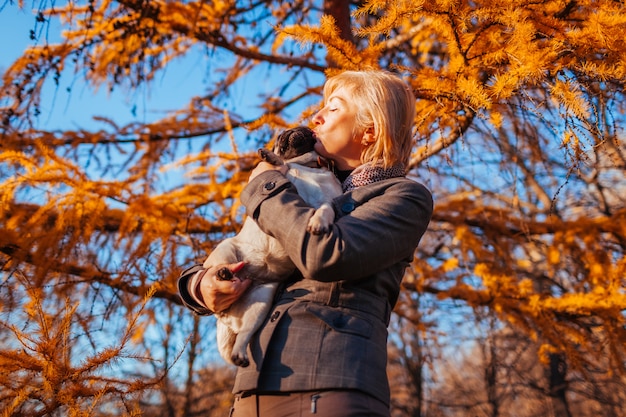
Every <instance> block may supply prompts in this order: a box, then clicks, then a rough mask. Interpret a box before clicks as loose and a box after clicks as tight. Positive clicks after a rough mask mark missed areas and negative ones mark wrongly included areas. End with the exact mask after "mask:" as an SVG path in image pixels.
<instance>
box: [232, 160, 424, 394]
mask: <svg viewBox="0 0 626 417" xmlns="http://www.w3.org/2000/svg"><path fill="white" fill-rule="evenodd" d="M241 201H242V203H243V204H244V205H245V207H246V210H247V214H248V215H249V216H252V217H253V218H254V219H255V220H256V221H257V223H258V224H259V226H260V227H261V229H262V230H263V231H265V232H266V233H269V234H270V235H272V236H274V237H276V238H277V239H278V240H279V241H280V242H281V244H282V245H283V246H284V247H285V248H286V249H287V251H288V253H289V255H290V258H291V259H292V260H293V261H294V263H295V264H296V267H297V269H298V271H299V273H298V274H297V276H298V278H295V277H294V279H292V280H291V281H290V282H289V283H287V284H286V286H285V290H284V291H283V292H281V293H280V294H279V296H278V297H277V300H276V302H275V305H274V307H273V310H272V311H271V312H270V314H269V316H268V318H267V320H266V322H265V324H264V325H263V327H262V328H261V329H260V330H259V332H258V333H257V334H256V336H255V337H254V338H253V340H252V342H251V345H250V358H251V364H250V366H249V367H247V368H240V369H239V370H238V372H237V377H236V380H235V386H234V389H233V392H235V393H238V392H242V391H257V392H287V391H308V390H324V389H358V390H362V391H365V392H367V393H369V394H371V395H373V396H375V397H376V398H379V399H380V400H382V401H384V402H385V403H387V404H388V403H389V396H390V395H389V384H388V381H387V374H386V364H387V325H388V323H389V315H390V313H391V310H392V309H393V306H394V305H395V303H396V301H397V298H398V294H399V291H400V282H401V280H402V276H403V275H404V271H405V269H406V267H407V266H408V265H409V263H410V262H411V261H412V259H413V254H414V252H415V249H416V247H417V245H418V243H419V241H420V238H421V237H422V235H423V234H424V232H425V231H426V227H427V226H428V223H429V221H430V217H431V214H432V209H433V202H432V197H431V194H430V192H429V191H428V190H427V189H426V188H425V187H424V186H423V185H421V184H419V183H417V182H415V181H412V180H409V179H406V178H394V179H388V180H383V181H379V182H376V183H373V184H369V185H365V186H362V187H359V188H357V189H354V190H352V191H349V192H347V193H345V194H343V195H341V196H340V197H338V198H336V199H335V200H334V202H333V207H334V209H335V213H336V218H335V223H334V225H333V226H332V229H331V231H330V233H327V234H324V235H310V234H308V233H307V232H306V225H307V220H308V218H309V217H310V216H311V215H312V213H313V210H314V209H312V208H311V207H308V206H307V205H306V204H305V203H304V202H303V201H302V199H301V198H300V197H299V196H298V194H297V192H296V190H295V188H294V187H293V186H292V185H291V183H290V182H289V181H288V180H287V179H286V178H285V177H284V176H283V175H281V174H280V173H278V172H276V171H267V172H264V173H262V174H261V175H259V176H258V177H257V178H255V179H254V180H253V181H251V182H250V183H249V184H248V185H247V186H246V188H245V189H244V191H243V193H242V195H241Z"/></svg>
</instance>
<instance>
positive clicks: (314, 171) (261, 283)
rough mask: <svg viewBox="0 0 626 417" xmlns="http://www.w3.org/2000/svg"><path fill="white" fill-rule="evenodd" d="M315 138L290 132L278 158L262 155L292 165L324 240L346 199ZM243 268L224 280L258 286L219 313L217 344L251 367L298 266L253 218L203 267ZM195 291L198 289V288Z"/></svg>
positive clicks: (280, 141)
mask: <svg viewBox="0 0 626 417" xmlns="http://www.w3.org/2000/svg"><path fill="white" fill-rule="evenodd" d="M313 145H315V137H314V134H313V132H312V131H311V130H310V129H309V128H306V127H296V128H293V129H289V130H286V131H284V132H283V133H281V134H280V135H278V137H277V138H276V142H275V145H274V149H273V152H272V151H269V150H267V149H260V150H259V154H260V156H261V158H262V159H263V160H265V161H268V162H269V163H271V164H273V165H281V164H286V165H287V167H288V170H287V173H286V177H287V178H288V179H289V181H291V183H292V184H293V185H294V186H295V187H296V189H297V190H298V194H299V195H300V196H301V197H302V199H303V200H304V201H306V202H307V203H308V204H309V205H311V206H312V207H314V208H316V211H315V213H314V214H313V216H312V217H311V218H310V220H309V222H308V224H307V230H308V231H309V232H310V233H313V234H323V233H325V232H327V230H328V228H329V227H330V226H331V225H332V223H333V221H334V218H335V213H334V210H333V208H332V206H331V205H330V202H331V200H332V199H333V198H334V197H337V196H339V195H340V194H341V193H342V189H341V184H340V183H339V180H338V179H337V177H335V175H334V174H333V173H332V172H331V171H330V170H328V169H327V168H324V167H323V166H321V165H320V156H319V155H318V154H317V153H316V152H315V151H314V150H313ZM237 262H243V263H242V264H241V267H240V270H236V271H231V270H229V269H228V268H226V267H224V268H221V269H220V270H218V271H217V273H216V275H217V277H218V279H223V280H232V279H237V278H235V277H234V273H236V274H237V275H239V276H245V277H249V278H251V279H252V280H253V284H252V285H251V286H250V287H249V288H248V290H247V291H246V292H245V293H244V295H243V296H242V297H241V298H240V299H239V300H237V301H236V302H235V303H234V304H233V305H231V306H230V307H229V308H228V309H227V310H226V311H224V312H220V313H216V314H215V316H216V317H217V342H218V349H219V352H220V355H221V356H222V357H223V358H224V359H225V360H226V361H227V362H230V363H233V364H235V365H237V366H241V367H246V366H248V365H249V363H250V362H249V359H248V354H247V347H248V344H249V342H250V338H251V337H252V335H253V334H254V333H255V332H256V331H257V330H258V328H259V327H260V326H261V324H262V323H263V321H264V320H265V317H266V316H267V314H268V313H269V311H270V308H271V306H272V301H273V299H274V295H275V293H276V290H277V288H278V285H279V283H280V282H281V281H282V280H284V279H285V278H287V277H289V276H290V275H291V274H292V273H293V272H294V270H295V265H294V264H293V262H292V261H291V259H289V256H287V253H286V251H285V250H284V249H283V247H282V246H281V245H280V243H279V242H278V241H277V240H276V239H275V238H273V237H271V236H269V235H267V234H266V233H264V232H263V231H262V230H261V229H260V228H259V226H258V225H257V224H256V223H255V222H254V220H252V219H251V218H249V217H248V218H246V220H245V221H244V224H243V227H242V229H241V230H240V232H239V233H238V234H237V235H235V236H233V237H231V238H228V239H225V240H223V241H222V242H220V243H219V244H218V245H217V246H216V247H215V249H214V250H213V251H212V252H211V254H210V255H209V256H208V257H207V259H206V260H205V261H204V264H203V267H204V268H206V269H209V268H211V267H213V266H215V265H220V264H233V263H237ZM193 288H195V287H193Z"/></svg>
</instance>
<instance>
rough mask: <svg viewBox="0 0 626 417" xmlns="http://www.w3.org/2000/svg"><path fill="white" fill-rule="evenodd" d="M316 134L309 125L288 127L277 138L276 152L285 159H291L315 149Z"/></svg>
mask: <svg viewBox="0 0 626 417" xmlns="http://www.w3.org/2000/svg"><path fill="white" fill-rule="evenodd" d="M314 145H315V136H314V135H313V131H312V130H311V129H309V128H308V127H304V126H298V127H294V128H293V129H287V130H285V131H284V132H282V133H281V134H280V135H278V137H277V138H276V143H275V144H274V152H275V153H276V154H277V155H279V156H280V157H282V158H283V159H291V158H295V157H296V156H300V155H304V154H305V153H307V152H311V151H312V150H313V146H314Z"/></svg>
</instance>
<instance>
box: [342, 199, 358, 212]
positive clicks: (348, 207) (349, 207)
mask: <svg viewBox="0 0 626 417" xmlns="http://www.w3.org/2000/svg"><path fill="white" fill-rule="evenodd" d="M355 207H356V205H355V204H354V201H348V202H346V203H343V204H342V205H341V211H342V212H344V213H352V212H353V211H354V208H355Z"/></svg>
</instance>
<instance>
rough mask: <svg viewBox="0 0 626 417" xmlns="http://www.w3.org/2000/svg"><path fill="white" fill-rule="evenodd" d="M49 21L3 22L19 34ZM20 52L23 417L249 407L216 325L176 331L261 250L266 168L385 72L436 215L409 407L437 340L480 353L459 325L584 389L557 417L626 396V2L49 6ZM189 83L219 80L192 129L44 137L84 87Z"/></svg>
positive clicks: (413, 296) (17, 340)
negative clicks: (249, 234) (279, 138)
mask: <svg viewBox="0 0 626 417" xmlns="http://www.w3.org/2000/svg"><path fill="white" fill-rule="evenodd" d="M27 7H28V5H27V4H25V2H23V1H18V2H14V1H6V0H5V1H4V2H3V4H2V5H0V8H1V9H0V13H7V12H8V10H14V9H15V8H27ZM56 29H59V30H58V33H57V32H54V31H55V30H56ZM23 30H24V31H25V32H30V34H31V38H32V40H33V45H32V46H31V47H29V48H28V49H26V50H25V51H24V53H23V55H22V56H21V57H19V58H18V59H16V60H15V62H13V63H12V64H11V65H10V66H9V67H7V68H6V69H5V70H4V72H3V74H2V88H1V89H0V268H1V270H2V280H1V281H0V322H1V323H2V326H0V338H1V340H2V345H1V347H0V409H3V410H7V411H4V415H6V416H10V415H20V414H29V415H54V414H55V413H57V414H67V413H70V412H71V413H74V415H107V413H108V412H109V411H107V410H110V408H108V407H111V405H112V404H114V405H117V406H119V407H121V408H119V409H121V410H123V412H124V413H127V414H134V415H137V414H140V413H142V412H146V413H147V411H146V410H148V409H149V406H150V405H152V406H154V405H155V404H157V405H168V406H167V407H158V406H157V409H159V410H162V411H160V413H161V414H154V413H152V414H150V415H190V414H191V413H195V412H205V414H206V415H209V413H212V412H213V411H211V410H214V411H215V410H218V409H219V407H227V405H224V404H216V403H207V401H206V398H202V393H200V392H199V391H198V387H195V386H194V384H195V383H197V381H201V380H202V381H211V380H213V379H214V378H212V377H211V375H214V376H216V379H215V380H220V381H223V380H224V378H223V375H222V373H221V372H222V371H221V370H220V371H217V370H212V368H211V367H210V364H211V363H214V362H215V359H216V354H215V353H214V352H212V351H211V347H212V346H213V342H212V339H213V338H214V334H213V333H212V331H213V327H212V325H211V324H212V322H211V319H200V322H199V321H198V319H197V318H194V317H192V315H191V314H190V313H189V312H188V311H185V310H184V309H183V308H181V307H180V302H179V299H178V296H177V293H176V284H175V283H176V279H177V277H178V274H179V272H180V270H181V269H182V268H183V267H184V266H187V265H189V264H191V263H194V262H197V261H200V260H202V259H203V258H204V257H205V256H206V255H207V253H209V252H210V251H211V249H212V248H213V247H214V246H215V245H216V244H217V243H219V241H220V240H221V239H223V238H224V237H225V236H228V235H232V234H233V233H235V232H236V231H237V230H238V228H239V227H240V225H241V222H242V215H243V212H242V210H241V207H240V206H239V204H238V200H237V197H238V195H239V192H240V190H241V189H242V187H243V186H244V185H245V182H246V179H247V176H248V173H249V171H250V170H251V168H252V167H254V166H255V164H256V162H257V159H256V156H255V155H256V152H255V151H256V149H257V148H258V147H260V146H266V145H267V144H268V142H270V141H271V138H272V137H273V136H274V135H275V133H276V132H277V131H279V130H281V129H284V128H286V127H288V126H293V125H297V124H307V123H309V122H310V117H311V115H312V114H314V112H315V110H316V109H317V108H318V107H317V106H318V105H319V103H320V93H321V88H322V85H323V83H324V80H325V79H326V77H328V76H332V75H333V74H336V73H338V72H340V71H343V70H355V69H357V70H358V69H364V68H382V69H386V70H390V71H393V72H396V73H398V74H399V75H401V76H402V77H403V78H405V79H406V80H407V82H408V83H409V84H410V85H411V87H412V88H413V90H414V92H415V95H416V97H417V112H416V115H415V121H416V132H415V147H414V150H413V156H412V159H411V166H410V167H409V168H410V173H409V175H410V176H411V177H412V178H415V179H417V180H418V181H421V182H423V183H424V184H425V185H427V186H428V187H429V188H430V189H431V190H432V191H433V195H434V199H435V212H434V216H433V221H432V222H431V225H430V228H429V231H428V232H427V234H426V236H425V237H424V239H423V242H422V244H421V246H420V248H418V250H417V252H416V254H415V259H414V262H413V265H412V268H411V270H410V271H408V273H407V276H406V277H405V280H404V289H403V291H404V293H403V297H404V298H403V300H404V301H403V302H401V303H399V305H398V306H397V308H396V311H395V313H396V315H397V317H398V318H399V321H398V323H400V324H399V325H398V326H397V327H394V328H392V330H394V329H402V330H401V331H405V332H406V331H407V330H406V328H407V323H410V324H411V326H410V328H411V329H412V331H413V332H415V334H414V335H413V336H415V337H398V338H395V337H393V336H394V335H393V333H392V335H391V336H392V337H391V338H390V342H392V343H394V344H395V345H396V347H397V349H398V352H404V354H403V356H401V357H396V359H397V360H395V361H394V364H395V363H406V364H407V372H408V374H406V375H404V376H399V377H398V380H397V383H400V381H414V383H415V384H416V386H415V387H413V389H408V390H405V389H403V390H398V391H402V393H403V394H402V395H405V394H406V392H413V393H414V392H418V393H420V395H427V393H428V390H427V389H425V387H423V386H422V385H421V384H423V383H425V381H427V380H428V379H422V378H421V377H419V375H416V373H419V372H424V369H426V368H427V367H428V358H429V357H430V356H429V355H428V354H426V352H421V351H420V349H421V347H423V346H424V345H423V343H422V342H423V341H424V340H432V339H431V337H432V336H433V335H435V334H438V335H440V336H445V337H441V340H439V341H438V342H437V343H438V344H441V343H445V341H450V340H454V339H456V338H457V336H458V337H460V338H466V337H467V334H466V333H464V332H465V330H464V328H463V326H458V327H455V326H442V323H445V321H446V320H451V321H455V322H458V323H463V322H466V321H467V320H466V319H467V318H473V317H474V315H473V312H480V314H479V315H485V314H486V315H487V316H489V317H490V318H491V319H493V320H496V322H495V323H496V325H495V326H496V327H498V323H499V324H500V325H501V326H502V327H503V328H504V327H509V326H511V327H512V328H515V329H516V331H518V332H520V334H523V335H525V336H526V337H527V338H528V339H529V340H531V341H533V344H532V346H535V348H536V355H537V357H538V358H539V359H540V360H541V362H540V363H541V364H542V366H543V367H544V370H546V371H547V372H548V373H549V372H550V369H551V366H550V365H551V364H552V365H553V367H554V368H555V369H560V370H561V371H562V372H561V373H554V372H553V373H552V374H551V375H549V377H548V379H551V378H556V377H558V378H560V379H558V380H557V379H555V381H556V382H557V383H558V384H557V385H559V384H560V385H559V386H555V387H554V392H553V393H552V394H555V395H554V404H556V405H560V406H563V407H567V397H566V395H565V394H567V386H568V385H567V384H569V382H570V375H571V374H575V375H576V378H583V379H588V380H591V379H593V378H598V377H599V375H601V377H602V378H605V379H607V380H611V381H614V379H611V378H617V377H615V376H620V375H623V373H624V371H625V369H624V364H625V363H626V362H625V360H624V359H625V358H624V354H625V353H626V350H625V348H626V330H625V327H624V326H625V324H626V323H625V320H624V313H623V310H624V309H625V308H626V294H625V293H624V289H623V287H624V279H625V277H626V257H625V255H624V253H625V248H626V201H625V200H626V176H625V175H624V173H625V170H626V139H625V137H624V125H625V123H624V122H625V121H626V120H625V116H624V103H625V102H626V100H624V98H625V97H624V81H625V79H626V44H625V41H624V39H626V7H625V6H624V5H623V3H622V2H619V1H614V0H572V1H567V0H539V1H537V0H535V1H528V0H502V1H496V0H484V1H465V0H437V1H431V2H426V1H419V0H418V1H409V0H396V1H382V0H370V1H346V0H326V1H318V0H294V1H292V2H280V1H273V0H259V1H251V0H238V1H237V0H215V1H210V2H206V1H169V0H154V1H148V0H124V1H109V0H90V1H82V2H81V1H72V2H55V1H50V2H46V1H41V2H38V3H37V6H36V10H35V13H34V15H33V21H32V25H31V26H30V27H24V29H23ZM53 32H54V33H53ZM178 62H187V63H188V62H191V63H189V64H188V65H195V66H197V65H204V66H205V67H206V68H205V73H206V77H205V81H204V82H203V83H202V84H201V85H197V86H195V87H197V90H196V93H195V94H194V95H192V96H190V97H189V99H188V102H187V104H186V105H184V106H181V107H180V108H173V109H169V111H168V112H167V113H166V114H163V115H161V116H159V117H153V118H150V119H147V118H143V117H137V118H135V119H134V120H133V121H132V122H129V123H124V124H120V123H118V122H117V121H116V120H115V119H114V118H112V117H111V116H110V115H109V114H107V113H106V111H105V110H104V109H99V108H96V109H94V111H93V119H92V120H90V121H89V122H85V124H84V125H83V126H78V127H71V128H67V127H64V128H62V129H58V128H54V129H50V128H46V126H45V123H44V122H43V116H42V115H43V114H45V112H46V111H47V110H46V109H47V108H48V105H49V103H50V102H51V98H50V95H53V96H54V97H66V96H67V97H70V98H72V97H74V96H75V95H77V94H79V93H77V92H76V91H75V90H76V89H78V86H81V87H80V88H81V89H87V90H88V91H103V90H104V91H108V92H114V93H115V92H121V93H122V94H127V95H130V96H132V95H133V94H137V92H138V91H154V90H158V89H172V90H175V89H176V87H174V86H168V85H163V84H160V83H159V82H158V80H159V79H160V77H162V76H163V74H164V73H166V72H167V70H168V68H170V67H171V66H173V65H174V64H175V63H178ZM57 105H60V104H58V103H57ZM147 107H148V108H149V107H150V103H149V100H148V104H147ZM450 305H452V306H454V308H450V309H448V306H450ZM424 306H428V307H426V309H427V311H417V312H416V311H415V309H416V308H420V309H421V308H425V307H424ZM438 309H439V310H438ZM440 309H446V310H445V311H444V312H441V310H440ZM436 311H439V313H438V314H436V313H435V312H436ZM435 316H436V317H437V319H436V320H434V319H433V317H435ZM416 318H417V319H416ZM476 320H477V322H478V321H479V320H478V319H476ZM442 329H444V330H442ZM455 331H456V332H458V333H459V334H457V335H455V334H454V332H455ZM418 333H419V335H420V336H418ZM478 340H482V339H478ZM433 345H434V342H433ZM411 347H412V348H413V350H412V349H411ZM500 348H501V347H500V346H496V347H495V350H498V349H500ZM415 349H417V352H416V353H418V355H417V357H415V358H413V359H414V362H412V363H411V362H410V360H411V359H412V358H411V355H407V354H406V352H413V351H415ZM503 349H506V345H504V347H503ZM493 353H494V354H495V353H496V352H495V351H494V352H493ZM555 364H556V365H558V366H554V365H555ZM430 366H431V368H430V372H432V373H436V372H437V369H436V366H432V364H430ZM207 372H208V373H209V374H207ZM207 375H208V376H207ZM393 384H394V380H392V386H393ZM563 384H565V388H563ZM218 385H219V384H218ZM216 387H217V385H216ZM209 388H210V387H208V386H207V387H206V389H207V390H208V389H209ZM213 388H215V387H213ZM213 388H211V389H213ZM216 389H217V388H216ZM225 389H228V388H225ZM424 393H425V394H424ZM548 394H550V393H548ZM556 394H558V395H556ZM561 394H563V395H561ZM557 397H558V398H557ZM486 398H488V400H489V396H487V397H486ZM201 399H202V400H203V401H201ZM399 401H401V398H400V397H398V398H396V399H395V403H394V404H396V405H397V407H398V409H401V408H402V404H400V403H399ZM220 402H224V403H227V402H228V400H220ZM418 402H419V400H418ZM492 402H493V401H492ZM404 409H411V410H412V411H411V412H412V413H414V415H419V413H420V410H425V406H424V405H423V404H417V405H416V404H415V402H411V403H410V404H405V407H404ZM163 410H164V411H163ZM215 412H216V413H217V412H218V411H215ZM146 415H148V414H146ZM215 415H218V414H215Z"/></svg>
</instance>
